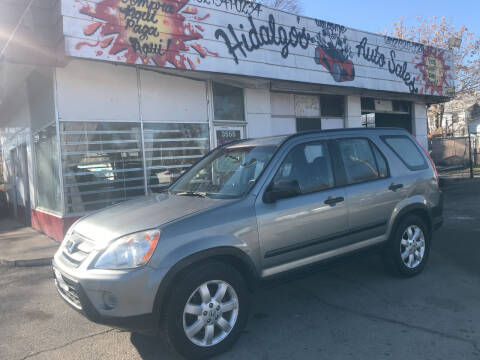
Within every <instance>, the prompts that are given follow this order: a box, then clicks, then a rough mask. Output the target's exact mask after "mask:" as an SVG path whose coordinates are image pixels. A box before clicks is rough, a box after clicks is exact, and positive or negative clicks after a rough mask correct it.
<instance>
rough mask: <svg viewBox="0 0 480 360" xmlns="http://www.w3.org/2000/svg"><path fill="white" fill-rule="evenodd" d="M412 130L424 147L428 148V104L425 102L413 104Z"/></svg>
mask: <svg viewBox="0 0 480 360" xmlns="http://www.w3.org/2000/svg"><path fill="white" fill-rule="evenodd" d="M412 132H413V135H414V136H415V137H416V138H417V140H418V142H419V143H420V145H422V146H423V148H424V149H428V139H427V106H426V105H425V104H424V103H414V104H413V114H412Z"/></svg>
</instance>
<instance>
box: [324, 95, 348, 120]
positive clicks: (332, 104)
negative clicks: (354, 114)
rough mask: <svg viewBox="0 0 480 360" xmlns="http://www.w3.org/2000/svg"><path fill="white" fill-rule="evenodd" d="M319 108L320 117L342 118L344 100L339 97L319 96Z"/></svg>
mask: <svg viewBox="0 0 480 360" xmlns="http://www.w3.org/2000/svg"><path fill="white" fill-rule="evenodd" d="M320 108H321V109H322V116H325V117H328V116H330V117H343V114H344V113H345V98H344V97H343V96H339V95H322V96H320Z"/></svg>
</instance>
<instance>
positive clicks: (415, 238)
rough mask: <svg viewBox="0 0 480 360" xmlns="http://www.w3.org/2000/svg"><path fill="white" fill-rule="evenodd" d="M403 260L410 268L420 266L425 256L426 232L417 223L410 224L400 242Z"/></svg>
mask: <svg viewBox="0 0 480 360" xmlns="http://www.w3.org/2000/svg"><path fill="white" fill-rule="evenodd" d="M400 254H401V257H402V261H403V263H404V264H405V266H406V267H408V268H409V269H415V268H416V267H418V266H419V265H420V264H421V263H422V261H423V258H424V256H425V234H424V233H423V231H422V229H421V228H420V227H419V226H417V225H410V226H408V227H407V228H406V229H405V231H404V233H403V235H402V240H401V242H400Z"/></svg>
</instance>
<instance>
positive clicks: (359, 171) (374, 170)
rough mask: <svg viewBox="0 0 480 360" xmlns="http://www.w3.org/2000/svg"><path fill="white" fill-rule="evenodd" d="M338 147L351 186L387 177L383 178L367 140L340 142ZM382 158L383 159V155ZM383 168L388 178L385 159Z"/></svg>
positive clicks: (345, 140)
mask: <svg viewBox="0 0 480 360" xmlns="http://www.w3.org/2000/svg"><path fill="white" fill-rule="evenodd" d="M338 146H339V150H340V154H341V156H342V160H343V164H344V166H345V172H346V175H347V180H348V183H349V184H356V183H361V182H365V181H370V180H376V179H379V178H382V177H385V176H382V172H381V171H379V170H378V167H377V160H376V157H375V155H374V153H373V151H372V146H370V142H369V141H368V140H367V139H344V140H338ZM378 155H380V154H378ZM380 158H382V156H381V155H380ZM379 167H381V165H379ZM383 167H384V171H386V174H387V175H386V176H388V169H387V165H386V163H385V159H383Z"/></svg>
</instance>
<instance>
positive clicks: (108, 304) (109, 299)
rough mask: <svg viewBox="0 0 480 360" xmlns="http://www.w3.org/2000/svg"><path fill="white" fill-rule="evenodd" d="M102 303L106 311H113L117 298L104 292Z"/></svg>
mask: <svg viewBox="0 0 480 360" xmlns="http://www.w3.org/2000/svg"><path fill="white" fill-rule="evenodd" d="M103 303H104V304H105V309H106V310H112V309H115V307H116V306H117V298H116V297H115V295H113V294H112V293H111V292H108V291H105V292H104V293H103Z"/></svg>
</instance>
